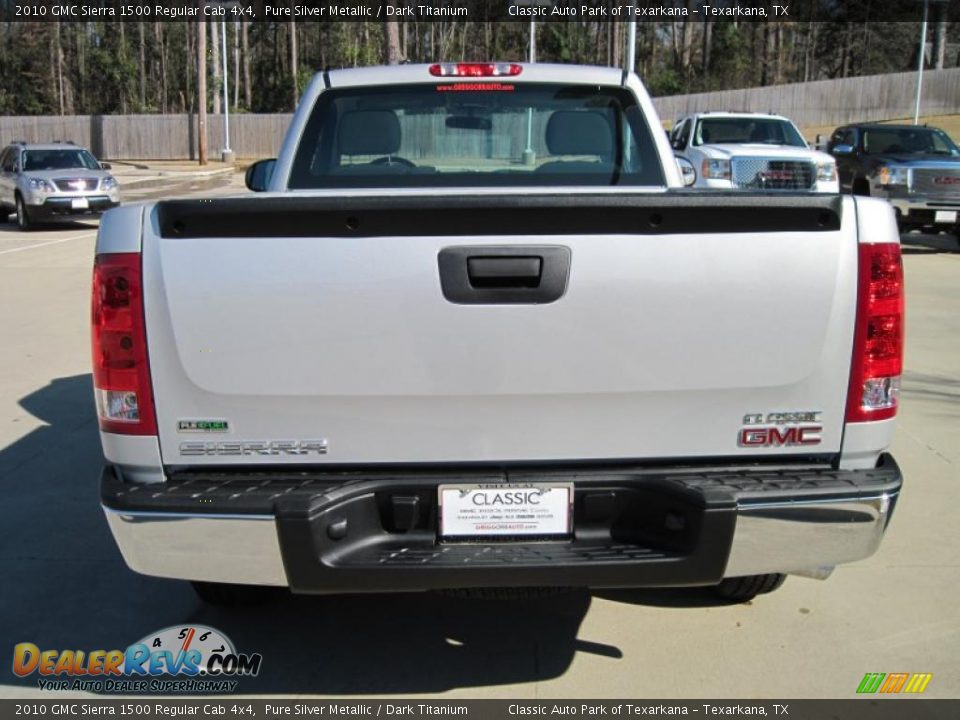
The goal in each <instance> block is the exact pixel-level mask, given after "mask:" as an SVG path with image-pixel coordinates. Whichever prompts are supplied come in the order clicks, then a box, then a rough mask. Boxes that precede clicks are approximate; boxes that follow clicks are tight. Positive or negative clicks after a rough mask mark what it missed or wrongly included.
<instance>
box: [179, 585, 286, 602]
mask: <svg viewBox="0 0 960 720" xmlns="http://www.w3.org/2000/svg"><path fill="white" fill-rule="evenodd" d="M190 584H191V585H193V591H194V592H195V593H196V594H197V597H199V598H200V599H201V600H203V602H205V603H207V605H213V606H215V607H249V606H251V605H262V604H263V603H266V602H269V601H270V600H273V599H275V598H276V597H277V596H278V595H279V589H278V588H275V587H269V586H264V585H231V584H228V583H212V582H199V581H192V582H191V583H190Z"/></svg>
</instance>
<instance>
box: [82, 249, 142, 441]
mask: <svg viewBox="0 0 960 720" xmlns="http://www.w3.org/2000/svg"><path fill="white" fill-rule="evenodd" d="M90 320H91V330H92V348H93V389H94V393H95V394H96V401H97V415H98V416H99V418H100V429H101V430H104V431H106V432H112V433H123V434H126V435H156V434H157V417H156V412H155V411H154V407H153V393H152V392H151V390H150V367H149V365H148V362H147V333H146V328H145V324H144V318H143V287H142V285H141V282H140V255H139V254H138V253H117V254H113V255H99V256H98V257H97V259H96V261H95V262H94V266H93V303H92V309H91V318H90Z"/></svg>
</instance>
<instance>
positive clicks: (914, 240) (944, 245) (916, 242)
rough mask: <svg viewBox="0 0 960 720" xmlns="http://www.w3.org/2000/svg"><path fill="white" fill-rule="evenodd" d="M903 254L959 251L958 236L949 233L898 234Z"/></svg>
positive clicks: (959, 239) (959, 240)
mask: <svg viewBox="0 0 960 720" xmlns="http://www.w3.org/2000/svg"><path fill="white" fill-rule="evenodd" d="M900 243H901V245H902V248H903V254H904V255H937V254H940V253H960V238H958V237H956V236H954V235H951V234H949V233H940V234H937V235H929V234H921V233H904V234H902V235H901V236H900Z"/></svg>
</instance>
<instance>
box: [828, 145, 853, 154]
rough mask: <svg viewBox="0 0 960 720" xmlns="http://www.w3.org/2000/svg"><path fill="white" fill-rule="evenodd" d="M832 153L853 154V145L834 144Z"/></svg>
mask: <svg viewBox="0 0 960 720" xmlns="http://www.w3.org/2000/svg"><path fill="white" fill-rule="evenodd" d="M830 153H831V154H832V155H853V145H834V146H833V150H831V151H830Z"/></svg>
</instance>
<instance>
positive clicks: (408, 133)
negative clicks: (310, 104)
mask: <svg viewBox="0 0 960 720" xmlns="http://www.w3.org/2000/svg"><path fill="white" fill-rule="evenodd" d="M520 185H631V186H637V185H649V186H661V185H664V177H663V172H662V170H661V167H660V161H659V156H658V155H657V152H656V148H655V146H654V143H653V138H652V135H651V134H650V129H649V127H648V126H647V124H646V122H645V120H644V117H643V113H642V112H641V110H640V108H639V107H637V104H636V101H635V99H634V97H633V95H632V94H631V93H630V92H629V91H627V90H624V89H623V88H611V87H599V86H584V85H556V84H516V85H514V84H512V83H508V82H499V81H498V82H487V81H470V82H438V83H437V84H436V85H398V86H387V87H364V88H350V89H343V90H328V91H326V92H324V93H322V94H321V95H320V97H319V99H318V100H317V104H316V106H315V107H314V108H313V112H312V114H311V116H310V119H309V121H308V122H307V125H306V129H305V132H304V134H303V137H302V139H301V141H300V145H299V147H298V148H297V153H296V156H295V158H294V162H293V169H292V172H291V176H290V182H289V184H288V186H289V187H290V188H291V189H306V188H342V187H377V188H380V187H389V188H400V187H476V186H520Z"/></svg>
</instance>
